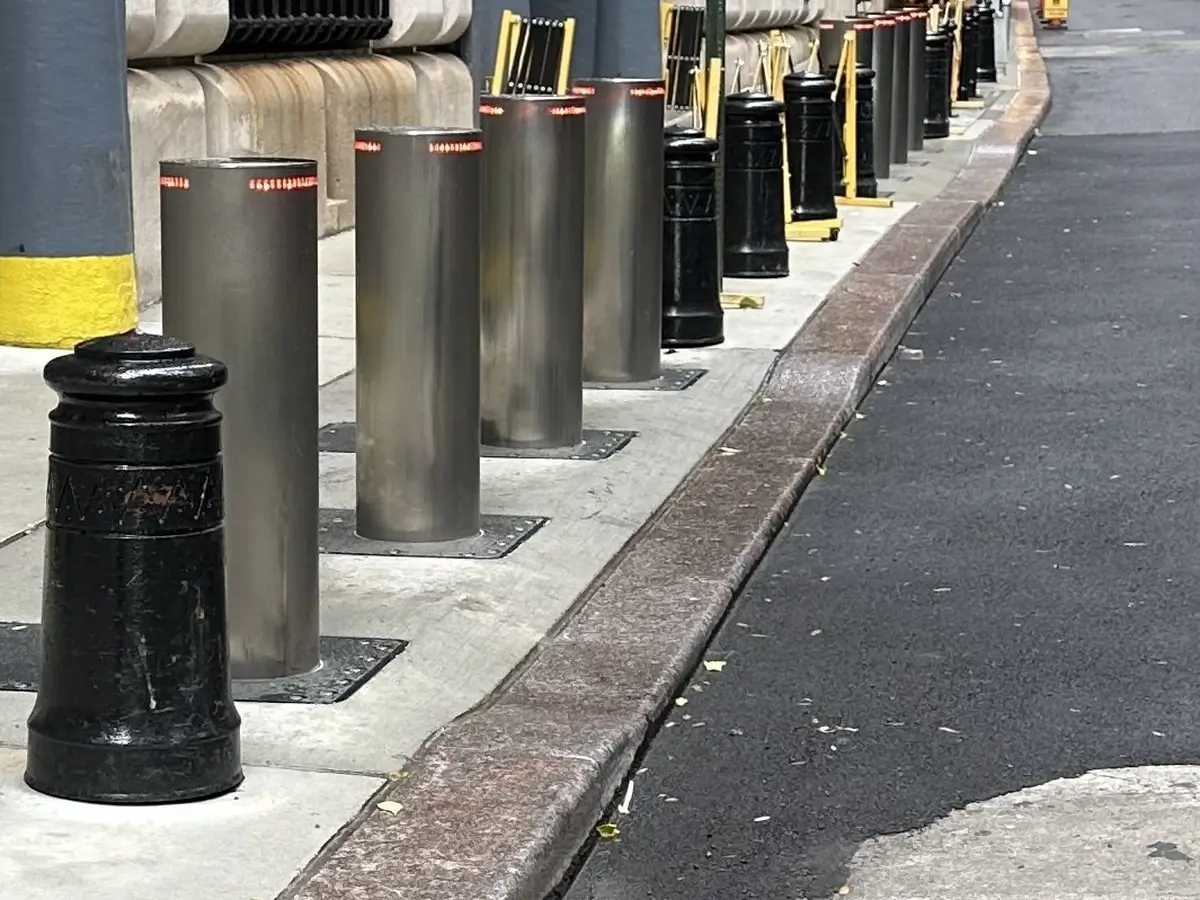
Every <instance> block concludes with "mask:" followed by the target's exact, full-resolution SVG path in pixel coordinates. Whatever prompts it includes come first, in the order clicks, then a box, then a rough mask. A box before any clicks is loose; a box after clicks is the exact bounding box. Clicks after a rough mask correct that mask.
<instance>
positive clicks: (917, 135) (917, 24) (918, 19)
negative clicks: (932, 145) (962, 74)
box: [907, 8, 928, 150]
mask: <svg viewBox="0 0 1200 900" xmlns="http://www.w3.org/2000/svg"><path fill="white" fill-rule="evenodd" d="M907 12H908V14H909V15H910V16H911V17H912V21H911V22H909V23H908V24H909V29H910V37H909V45H908V46H909V54H908V55H909V60H908V62H909V64H908V149H909V150H924V149H925V98H926V96H927V94H928V91H927V89H926V86H925V32H926V27H925V20H926V13H925V11H924V10H921V9H916V8H913V9H910V10H907Z"/></svg>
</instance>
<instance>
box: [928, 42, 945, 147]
mask: <svg viewBox="0 0 1200 900" xmlns="http://www.w3.org/2000/svg"><path fill="white" fill-rule="evenodd" d="M925 92H926V97H927V99H926V105H925V137H926V138H930V139H932V138H946V137H950V37H949V36H948V35H947V34H946V33H945V32H944V31H936V32H931V33H930V34H929V35H928V36H927V37H926V38H925Z"/></svg>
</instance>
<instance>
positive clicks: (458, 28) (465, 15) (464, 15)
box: [434, 0, 471, 44]
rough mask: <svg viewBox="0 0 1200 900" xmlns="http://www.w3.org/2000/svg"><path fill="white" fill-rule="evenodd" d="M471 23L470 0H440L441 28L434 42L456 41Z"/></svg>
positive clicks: (446, 42) (447, 42)
mask: <svg viewBox="0 0 1200 900" xmlns="http://www.w3.org/2000/svg"><path fill="white" fill-rule="evenodd" d="M469 24H471V0H442V28H441V30H440V31H439V32H438V35H437V38H436V39H435V40H434V43H435V44H449V43H451V42H453V41H457V40H458V39H459V38H460V37H462V36H463V33H464V32H465V31H466V30H467V26H468V25H469Z"/></svg>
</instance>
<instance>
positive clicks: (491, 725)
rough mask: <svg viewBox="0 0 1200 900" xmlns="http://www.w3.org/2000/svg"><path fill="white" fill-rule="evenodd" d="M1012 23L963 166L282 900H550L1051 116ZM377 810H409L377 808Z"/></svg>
mask: <svg viewBox="0 0 1200 900" xmlns="http://www.w3.org/2000/svg"><path fill="white" fill-rule="evenodd" d="M1012 11H1013V13H1014V16H1015V19H1014V22H1013V25H1014V40H1015V43H1016V50H1017V62H1018V69H1019V82H1018V90H1017V92H1016V94H1015V96H1014V97H1013V99H1012V101H1011V102H1010V103H1009V105H1008V107H1007V109H1006V110H1005V111H1004V113H1003V114H1002V116H1001V117H1000V119H999V120H998V121H997V122H996V123H995V124H993V126H992V127H991V128H990V129H989V130H988V132H987V133H986V134H985V135H984V136H983V138H981V139H980V141H978V142H977V143H976V144H975V146H974V147H973V148H972V151H971V155H970V157H969V158H968V160H967V163H966V165H965V166H964V167H963V168H962V169H961V170H960V171H959V173H958V174H957V175H956V176H955V177H954V178H953V179H952V180H951V182H950V183H949V185H948V186H947V187H946V188H945V189H944V190H943V191H942V192H940V193H939V194H938V195H937V196H936V197H934V198H933V199H931V200H928V201H926V202H924V203H921V204H920V205H919V206H918V207H916V208H914V209H913V210H911V211H910V212H909V213H907V214H906V215H905V216H904V217H903V218H902V219H901V220H900V221H899V223H898V224H897V225H896V226H895V227H893V228H892V229H891V230H890V231H889V232H888V233H887V234H886V235H885V236H884V237H883V238H881V239H880V241H879V242H878V243H877V244H876V245H875V246H874V247H873V248H872V249H871V250H870V251H869V252H868V253H867V255H866V257H864V259H863V261H862V262H861V263H860V265H859V266H858V267H857V268H855V269H854V270H852V271H851V272H850V273H849V274H847V275H846V277H845V278H843V279H842V281H841V282H839V284H838V285H837V286H836V287H835V288H834V290H833V291H832V292H831V293H830V295H829V296H828V297H827V298H826V300H825V302H824V303H823V304H822V306H821V307H820V309H819V310H818V311H817V312H816V314H815V315H814V316H813V317H812V318H811V319H810V320H809V322H808V323H807V324H806V325H805V327H804V328H803V329H802V330H801V331H800V332H799V333H798V334H797V335H796V337H795V338H794V339H793V341H792V342H791V343H790V344H789V345H788V347H787V348H786V349H785V350H784V351H783V353H781V354H780V357H779V359H778V361H777V362H776V365H775V367H774V369H773V370H772V372H771V374H770V375H769V376H768V378H767V380H766V381H765V382H764V384H763V386H762V387H761V388H760V390H759V392H758V394H757V395H756V396H755V398H754V399H752V400H751V401H750V403H749V405H748V406H747V407H746V409H745V410H744V411H743V413H742V414H741V416H740V417H739V419H738V421H736V422H735V423H734V425H733V426H732V427H731V428H730V429H729V430H728V431H727V432H726V433H725V435H724V436H723V437H722V438H721V439H720V440H719V441H717V443H716V444H715V445H714V447H713V448H712V449H711V450H710V451H709V452H708V453H707V454H706V455H705V457H704V458H703V459H701V461H700V462H699V463H698V465H697V466H696V468H695V469H693V470H692V472H691V473H690V474H689V475H688V476H687V478H685V479H684V481H683V483H682V484H680V485H679V487H678V488H677V489H676V490H675V492H674V493H673V494H672V495H671V496H670V497H669V498H668V499H667V501H666V502H665V503H664V504H663V506H662V507H661V508H660V509H659V511H658V512H657V513H656V514H655V516H654V517H652V518H651V520H650V521H649V522H648V523H647V524H646V525H645V526H643V528H642V529H641V530H640V531H639V532H638V534H637V535H635V536H634V537H633V538H632V539H631V540H630V542H629V544H627V546H626V549H625V550H624V551H623V552H622V554H621V555H619V556H618V557H617V559H615V560H614V561H613V563H612V564H610V566H609V568H608V569H606V570H605V572H603V573H602V574H601V575H600V576H599V578H598V579H597V581H596V582H595V583H594V584H593V585H592V587H591V588H590V589H589V591H588V592H587V593H586V594H585V596H584V597H583V598H582V599H581V601H580V602H578V603H577V604H576V605H575V606H574V607H572V609H571V610H570V611H569V612H568V613H567V614H566V616H565V617H564V624H563V626H562V627H561V630H560V631H559V632H557V633H556V634H553V635H548V636H547V638H545V639H544V640H543V642H542V643H541V644H540V646H539V647H538V648H537V649H536V650H535V651H534V653H533V654H531V656H530V658H529V660H527V663H526V664H525V666H524V667H523V668H521V669H519V670H518V671H517V672H516V673H514V675H512V676H510V678H509V679H508V681H507V682H506V683H505V684H504V685H502V686H501V687H500V688H499V689H498V691H497V692H496V694H494V695H493V697H492V698H490V699H489V700H488V701H487V702H486V703H485V704H484V705H482V706H480V707H478V708H477V709H475V710H473V711H472V712H470V713H468V714H467V715H465V716H463V717H462V718H460V719H458V720H456V721H454V722H452V723H450V724H449V725H448V726H446V727H445V728H444V729H442V730H441V731H440V732H438V733H437V734H435V735H434V736H433V737H432V738H431V739H430V741H429V742H427V744H426V745H425V747H424V748H423V750H422V752H421V753H420V754H419V755H418V757H417V758H416V759H415V760H414V762H413V764H412V766H411V767H410V769H409V770H408V772H407V773H406V777H404V778H402V779H400V780H397V781H392V782H390V783H389V784H387V785H385V786H384V787H383V788H382V789H381V790H380V791H379V792H378V793H377V794H376V796H375V797H373V798H372V800H371V801H370V802H369V803H368V804H367V806H366V807H365V808H364V809H363V811H362V812H361V813H360V815H359V816H358V817H356V818H355V819H354V820H353V821H352V822H350V823H349V824H347V825H346V826H345V827H344V828H343V829H342V830H341V832H339V834H338V836H337V837H335V838H334V839H333V840H332V841H331V842H330V843H329V844H328V845H326V847H325V848H324V850H323V851H322V852H321V853H320V854H319V855H318V856H317V858H316V859H314V860H313V861H312V862H311V863H310V865H309V866H308V867H307V868H306V869H305V871H304V872H302V873H301V874H300V875H299V876H297V878H296V879H295V880H294V881H293V883H292V885H291V886H290V887H289V888H288V889H287V890H285V891H284V892H283V894H281V895H280V896H281V898H286V900H334V898H338V900H376V898H384V897H386V898H392V900H543V898H545V897H546V896H547V895H548V894H549V893H550V892H551V891H553V890H554V888H555V887H556V886H557V884H558V882H559V880H560V879H561V878H562V877H563V875H564V874H565V873H566V872H567V870H568V868H569V866H570V864H571V863H572V861H573V859H574V857H575V855H576V853H577V852H578V851H579V849H580V848H581V847H583V846H584V844H585V842H586V841H587V840H588V839H589V837H590V835H591V831H592V828H593V826H594V824H595V822H596V821H597V819H598V818H599V817H600V816H602V815H603V813H604V811H605V809H606V806H607V804H608V803H609V802H610V800H611V798H612V795H613V793H614V791H615V790H616V789H617V788H618V787H619V786H620V785H621V783H622V781H623V780H624V779H625V777H626V775H627V773H628V770H629V767H630V766H631V764H632V763H633V761H634V759H635V757H636V755H637V753H638V751H639V749H640V748H641V746H642V744H643V742H644V741H645V740H646V739H647V738H648V737H649V736H650V733H651V729H652V726H653V723H654V722H655V721H656V720H657V719H658V718H659V717H660V716H661V715H662V713H663V712H664V711H665V710H666V708H667V707H668V705H669V704H670V703H671V702H672V698H674V697H675V695H676V694H677V692H678V690H679V689H680V686H681V685H682V684H684V683H685V682H686V679H687V678H688V677H689V675H690V673H691V671H692V669H694V668H695V666H696V665H697V664H698V662H699V660H700V658H701V655H702V654H703V651H704V648H705V647H706V646H707V644H708V641H709V639H710V638H711V636H712V634H713V632H714V631H715V629H716V628H717V626H718V625H719V623H720V621H721V619H722V617H723V615H724V614H725V612H726V610H727V609H728V607H729V605H730V604H731V602H732V600H733V598H734V597H735V596H736V594H737V592H738V590H739V589H740V587H741V585H742V583H743V582H744V580H745V579H746V578H747V577H748V576H749V574H750V573H751V572H752V571H753V569H754V567H755V565H757V563H758V561H759V559H760V558H761V557H762V556H763V554H764V553H765V552H766V550H767V548H768V547H769V546H770V543H771V541H772V540H773V539H774V537H775V535H776V533H777V532H778V530H779V528H780V527H781V526H782V524H783V523H784V521H785V520H786V518H787V516H788V514H789V513H790V511H791V509H792V507H793V506H794V504H795V503H796V501H797V500H798V499H799V496H800V494H801V492H802V491H803V490H804V488H805V486H806V485H807V484H808V481H809V480H810V479H811V478H812V477H813V475H814V474H815V472H816V471H817V469H818V466H819V463H820V461H821V460H822V459H823V458H824V456H825V454H826V452H828V450H829V449H830V448H831V447H832V445H833V444H834V442H835V441H836V440H837V438H838V436H839V435H840V433H841V429H842V427H843V426H844V425H845V423H846V422H847V421H849V419H850V418H851V417H852V416H853V414H854V410H855V409H856V408H857V407H858V404H859V403H860V401H861V400H862V398H863V397H864V396H865V395H866V394H867V392H868V391H869V390H870V388H871V386H872V384H873V383H874V381H875V378H876V376H877V375H878V373H879V371H880V370H881V369H882V368H883V367H884V365H886V363H887V362H888V360H889V359H890V358H891V356H892V354H893V352H894V351H895V349H896V347H897V345H898V344H899V342H900V340H901V338H902V337H903V335H904V332H905V331H906V330H907V328H908V327H909V325H910V323H911V322H912V321H913V319H914V318H915V317H916V315H917V313H918V312H919V311H920V309H921V307H922V306H923V305H924V303H925V301H926V299H927V297H928V295H929V293H930V292H931V291H932V290H933V288H934V287H935V286H936V284H937V282H938V280H939V279H940V278H941V276H942V273H943V272H944V271H945V270H946V268H947V267H948V266H949V265H950V263H951V262H952V261H953V260H954V258H955V256H956V255H957V254H958V252H959V250H960V249H961V248H962V247H963V245H964V244H965V243H966V241H967V240H968V238H969V237H970V235H971V233H972V232H973V231H974V229H975V227H976V226H977V225H978V223H979V221H980V220H981V219H982V217H983V213H984V211H985V210H986V209H987V207H988V206H989V205H990V204H991V203H992V202H993V201H994V200H995V199H996V197H997V196H998V195H999V193H1000V192H1001V190H1002V189H1003V187H1004V185H1005V183H1006V182H1007V180H1008V178H1009V177H1010V175H1011V174H1012V172H1013V170H1014V169H1015V168H1016V166H1017V164H1018V163H1019V162H1020V160H1021V158H1022V156H1023V155H1024V152H1025V149H1026V146H1027V145H1028V143H1029V141H1030V140H1031V139H1032V137H1033V136H1034V135H1035V134H1036V132H1037V129H1038V127H1039V126H1040V125H1041V123H1042V121H1043V120H1044V118H1045V116H1046V114H1047V113H1048V112H1049V108H1050V88H1049V80H1048V77H1047V72H1046V67H1045V64H1044V62H1043V60H1042V58H1041V56H1040V54H1039V52H1038V49H1037V40H1036V37H1035V33H1034V26H1033V19H1032V15H1031V13H1030V9H1029V6H1028V3H1027V2H1026V0H1016V2H1014V3H1013V4H1012ZM763 510H767V514H766V515H765V516H764V515H763ZM385 799H386V800H393V801H395V802H396V803H399V804H400V806H401V809H400V811H399V812H396V813H395V814H389V813H385V812H382V811H380V810H379V809H377V807H376V804H377V803H378V802H379V801H381V800H385Z"/></svg>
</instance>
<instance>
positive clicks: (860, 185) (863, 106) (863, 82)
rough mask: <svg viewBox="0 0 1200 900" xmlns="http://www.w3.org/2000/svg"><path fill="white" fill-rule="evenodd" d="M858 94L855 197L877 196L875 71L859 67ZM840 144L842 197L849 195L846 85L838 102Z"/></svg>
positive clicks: (837, 168) (838, 161)
mask: <svg viewBox="0 0 1200 900" xmlns="http://www.w3.org/2000/svg"><path fill="white" fill-rule="evenodd" d="M855 79H856V86H855V91H856V93H857V95H858V97H857V101H856V104H855V117H854V143H855V154H854V186H855V191H854V196H856V197H875V196H877V195H878V194H879V181H878V179H876V177H875V70H874V69H871V68H868V67H867V66H861V65H860V66H858V67H857V68H856V70H855ZM837 121H838V130H837V138H838V140H837V145H838V153H837V157H836V159H835V160H834V172H835V180H836V182H837V192H838V195H839V196H842V197H845V196H848V194H847V192H846V186H847V185H846V171H845V170H846V151H845V146H844V145H845V140H846V138H845V135H846V129H845V122H846V91H845V87H844V86H843V88H842V90H840V91H839V92H838V99H837Z"/></svg>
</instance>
